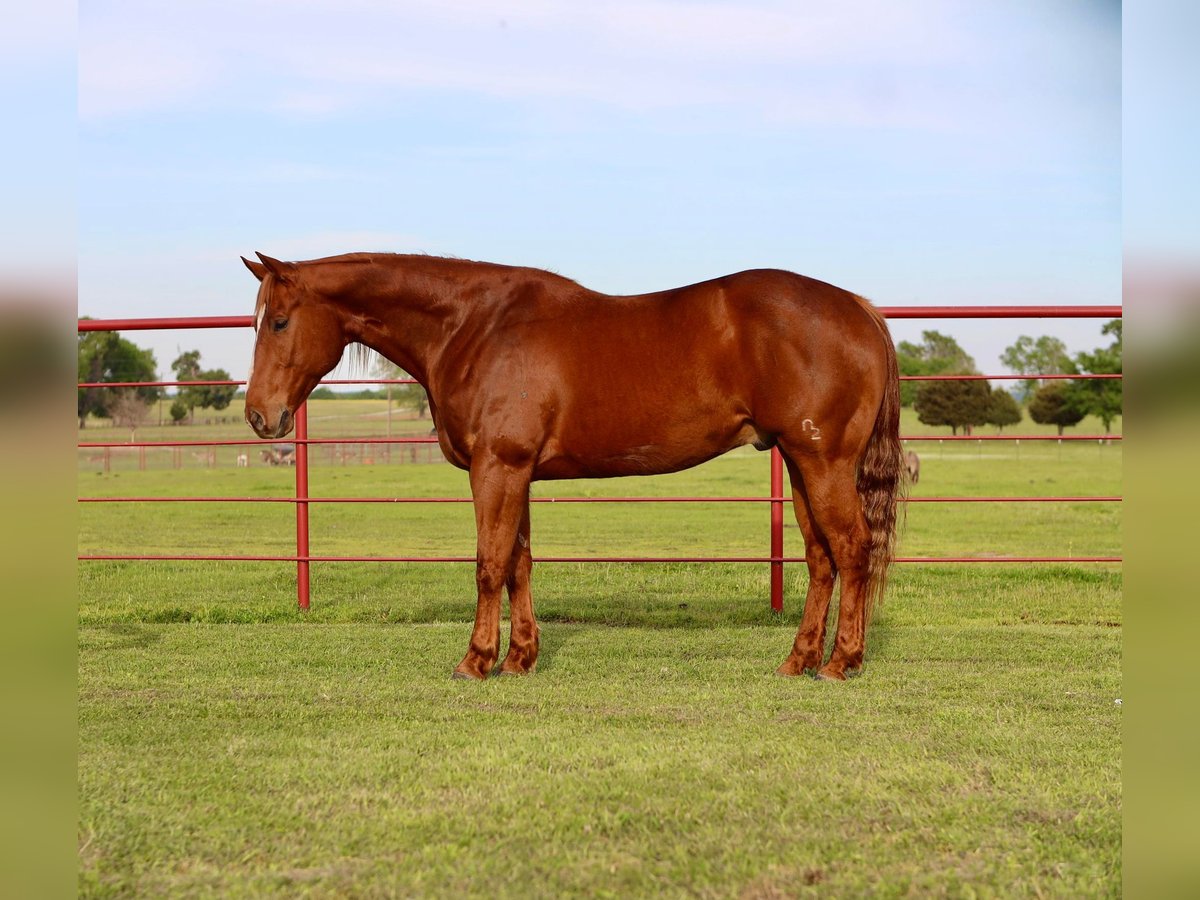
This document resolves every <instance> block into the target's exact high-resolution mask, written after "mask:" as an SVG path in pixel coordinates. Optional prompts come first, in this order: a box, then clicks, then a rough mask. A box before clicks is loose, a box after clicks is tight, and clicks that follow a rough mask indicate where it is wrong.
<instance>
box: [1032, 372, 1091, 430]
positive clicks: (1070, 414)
mask: <svg viewBox="0 0 1200 900" xmlns="http://www.w3.org/2000/svg"><path fill="white" fill-rule="evenodd" d="M1085 415H1087V410H1086V409H1084V408H1083V407H1082V406H1081V405H1080V404H1079V403H1078V402H1077V398H1076V396H1075V395H1074V392H1073V391H1072V389H1071V387H1070V385H1067V384H1064V383H1063V382H1061V381H1051V382H1049V383H1048V384H1044V385H1042V386H1041V387H1040V388H1038V389H1037V390H1036V391H1034V392H1033V397H1031V398H1030V400H1029V418H1031V419H1033V421H1035V422H1037V423H1038V424H1039V425H1056V426H1058V433H1059V434H1060V435H1061V434H1062V433H1063V429H1064V428H1069V427H1071V426H1073V425H1078V424H1079V422H1080V421H1081V420H1082V419H1083V417H1084V416H1085Z"/></svg>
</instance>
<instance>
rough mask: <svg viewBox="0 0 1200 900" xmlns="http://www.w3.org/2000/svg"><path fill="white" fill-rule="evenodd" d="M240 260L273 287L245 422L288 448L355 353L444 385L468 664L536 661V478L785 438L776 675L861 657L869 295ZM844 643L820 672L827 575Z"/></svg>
mask: <svg viewBox="0 0 1200 900" xmlns="http://www.w3.org/2000/svg"><path fill="white" fill-rule="evenodd" d="M258 257H259V260H260V262H251V261H250V260H245V259H243V262H245V263H246V266H247V267H248V268H249V269H250V271H251V272H253V273H254V275H255V277H257V278H258V279H259V281H260V282H261V284H260V286H259V290H258V299H257V304H256V308H255V312H254V322H255V344H254V359H253V365H252V369H251V373H250V376H249V383H248V385H247V388H246V420H247V421H248V422H249V423H250V426H251V427H252V428H253V429H254V431H255V432H256V433H257V434H258V435H259V437H262V438H265V439H269V440H278V439H279V438H281V437H283V436H284V435H286V434H288V433H289V432H290V431H291V430H292V427H293V425H294V423H295V411H296V408H297V407H298V406H299V405H300V404H301V403H303V402H304V400H305V398H306V397H308V395H309V393H310V392H311V391H312V390H313V388H315V387H316V386H317V384H318V382H319V381H320V379H321V378H322V377H323V376H324V375H325V374H326V373H328V372H329V371H331V370H332V369H333V368H334V367H335V366H336V365H337V364H338V362H339V361H340V359H341V357H342V352H343V350H344V349H345V348H346V347H347V346H348V345H350V344H358V345H362V346H361V347H359V348H358V349H359V350H362V349H363V348H364V347H365V348H370V349H372V350H375V351H377V352H378V353H380V354H382V355H383V356H385V357H386V358H387V359H389V360H391V361H392V362H394V363H395V364H396V365H398V366H400V368H402V369H403V370H404V371H405V372H408V373H410V374H411V375H412V376H413V378H415V379H416V380H417V381H418V382H419V383H420V384H421V386H422V387H423V388H425V390H426V392H427V393H428V396H429V410H430V413H431V415H432V417H433V420H434V424H435V427H436V428H437V436H438V443H439V445H440V446H441V449H442V452H443V453H444V454H445V456H446V458H447V459H448V460H449V461H450V462H451V463H453V464H454V465H456V466H458V467H460V468H462V469H465V470H467V471H468V472H469V473H470V482H471V492H472V495H473V498H474V504H475V525H476V532H477V538H478V553H477V561H476V575H475V580H476V587H477V594H478V597H477V606H476V612H475V627H474V630H473V631H472V634H471V642H470V646H469V648H468V650H467V653H466V656H464V657H463V660H462V662H460V663H459V664H458V666H457V667H456V668H455V669H454V675H455V676H456V677H459V678H477V679H479V678H486V677H487V676H488V675H489V674H490V673H491V672H492V669H493V667H494V666H495V664H496V662H497V660H498V659H499V655H500V612H501V594H502V591H503V590H504V589H505V588H506V587H507V590H508V596H509V602H510V607H511V618H512V629H511V635H510V640H509V647H508V653H507V655H506V656H505V658H504V660H503V662H502V663H501V665H500V672H501V674H521V673H526V672H529V671H531V670H532V669H533V667H534V663H535V662H536V661H537V655H538V626H537V622H536V620H535V618H534V614H533V598H532V595H531V594H530V576H531V571H532V557H531V550H530V544H529V487H530V483H531V482H532V481H538V480H544V479H557V478H607V477H611V476H617V475H650V474H655V473H661V472H674V471H678V470H680V469H686V468H688V467H690V466H695V465H697V464H699V463H702V462H704V461H706V460H709V459H712V458H713V457H715V456H718V455H720V454H722V453H725V452H726V451H728V450H732V449H733V448H735V447H740V446H743V445H745V444H753V445H754V446H755V447H756V448H758V449H759V450H766V449H769V448H770V447H773V446H778V447H779V449H780V451H781V452H782V455H783V458H784V461H785V463H786V465H787V468H788V473H789V475H790V477H791V483H792V498H793V501H794V502H793V506H794V508H795V512H796V519H797V521H798V522H799V525H800V529H801V531H802V532H803V534H804V542H805V558H806V560H807V563H808V570H809V575H810V579H809V587H808V595H807V598H806V600H805V606H804V613H803V616H802V619H801V622H800V628H799V630H798V631H797V633H796V639H795V642H794V644H793V646H792V651H791V653H790V654H789V655H788V657H787V659H786V660H784V662H783V664H782V665H781V666H780V667H779V669H778V672H779V673H780V674H782V675H799V674H801V673H803V672H805V671H806V670H818V671H817V675H818V676H819V677H822V678H826V679H836V680H841V679H844V678H845V677H846V675H847V673H848V672H852V671H854V670H856V669H859V668H861V666H862V662H863V653H864V650H865V645H866V627H867V623H868V621H869V620H870V614H871V608H872V606H873V605H874V604H875V603H876V602H877V601H878V600H879V599H880V598H881V596H882V593H883V587H884V581H885V579H886V575H887V570H888V566H889V564H890V563H891V559H892V547H893V543H894V539H895V528H896V503H897V494H898V492H899V491H900V489H901V484H900V476H901V473H902V472H903V467H904V463H903V459H902V452H903V451H902V448H901V445H900V437H899V423H900V394H899V378H898V373H897V368H896V355H895V350H894V348H893V346H892V341H891V337H890V336H889V334H888V329H887V325H886V324H885V322H884V320H883V318H882V317H881V316H880V315H879V313H878V312H877V311H876V310H875V308H874V307H872V306H871V304H870V303H868V302H867V301H866V300H864V299H863V298H861V297H859V296H857V295H855V294H851V293H849V292H847V291H844V290H842V289H840V288H836V287H834V286H832V285H829V284H826V283H824V282H821V281H816V280H814V279H811V278H805V277H803V276H800V275H796V274H793V273H791V272H784V271H779V270H774V269H758V270H752V271H747V272H740V273H738V274H735V275H727V276H725V277H722V278H716V279H714V280H712V281H706V282H702V283H700V284H694V285H691V286H688V287H681V288H676V289H674V290H667V291H661V292H658V293H653V294H640V295H636V296H619V297H614V296H606V295H604V294H598V293H596V292H594V291H590V290H588V289H587V288H584V287H581V286H580V285H579V284H577V283H576V282H574V281H571V280H569V279H567V278H564V277H562V276H559V275H555V274H552V273H550V272H545V271H541V270H538V269H527V268H516V267H510V266H501V265H494V264H491V263H479V262H468V261H465V260H458V259H442V258H439V257H430V256H402V255H393V254H371V253H351V254H346V255H344V256H334V257H329V258H326V259H318V260H311V261H307V262H280V261H279V260H276V259H272V258H270V257H268V256H263V255H262V254H259V255H258ZM839 574H840V575H841V580H842V588H841V603H840V611H839V614H838V623H837V636H836V640H835V642H834V648H833V651H832V653H831V654H830V658H829V660H828V661H827V662H826V663H825V664H824V665H823V666H822V665H821V662H822V659H823V656H824V645H825V628H826V619H827V616H828V610H829V604H830V599H831V597H832V593H833V587H834V581H835V579H836V578H837V576H838V575H839Z"/></svg>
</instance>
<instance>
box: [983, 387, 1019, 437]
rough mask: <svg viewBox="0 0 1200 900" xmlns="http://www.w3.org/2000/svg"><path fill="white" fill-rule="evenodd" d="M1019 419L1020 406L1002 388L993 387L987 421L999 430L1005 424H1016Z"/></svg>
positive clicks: (1002, 428)
mask: <svg viewBox="0 0 1200 900" xmlns="http://www.w3.org/2000/svg"><path fill="white" fill-rule="evenodd" d="M1020 421H1021V407H1020V406H1019V405H1018V404H1017V401H1016V399H1015V398H1014V397H1013V395H1012V394H1010V393H1009V392H1008V391H1006V390H1005V389H1004V388H995V389H994V390H993V391H992V396H991V400H990V402H989V403H988V413H987V422H988V424H989V425H995V426H996V427H997V428H999V429H1000V430H1001V431H1003V430H1004V426H1005V425H1016V424H1017V423H1019V422H1020Z"/></svg>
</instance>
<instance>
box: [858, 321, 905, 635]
mask: <svg viewBox="0 0 1200 900" xmlns="http://www.w3.org/2000/svg"><path fill="white" fill-rule="evenodd" d="M859 299H860V300H861V302H862V305H863V307H864V308H865V309H866V310H867V312H868V313H869V314H870V315H871V317H872V318H873V319H874V320H875V324H876V325H877V326H878V327H879V330H880V333H881V334H882V336H883V340H884V346H885V350H884V352H885V355H886V357H887V359H886V368H887V372H886V377H885V380H884V386H883V400H882V402H881V403H880V405H879V412H878V413H877V414H876V416H875V428H874V430H872V432H871V437H870V438H869V439H868V440H867V448H866V451H865V452H864V453H863V457H862V460H861V461H860V462H859V464H858V478H857V488H858V496H859V497H860V498H861V499H862V506H863V514H864V515H865V516H866V519H867V527H868V528H869V529H870V532H871V539H870V544H869V550H868V557H867V584H866V591H865V594H864V605H865V613H866V617H865V621H867V622H870V621H871V616H872V614H873V612H874V610H875V608H876V607H877V606H879V605H880V604H882V603H883V589H884V586H885V585H886V584H887V576H888V569H889V568H890V566H891V564H892V558H893V556H894V553H895V547H896V530H897V516H896V512H897V505H898V504H899V502H900V500H901V499H902V495H903V491H904V481H903V479H902V477H901V476H902V474H903V472H904V447H903V445H901V443H900V369H899V366H898V365H897V363H896V348H895V346H894V345H893V343H892V337H891V333H890V332H889V331H888V327H887V322H885V321H884V319H883V316H882V315H880V313H879V311H878V310H877V309H875V307H874V306H872V305H871V304H870V303H869V302H868V301H866V300H862V298H859Z"/></svg>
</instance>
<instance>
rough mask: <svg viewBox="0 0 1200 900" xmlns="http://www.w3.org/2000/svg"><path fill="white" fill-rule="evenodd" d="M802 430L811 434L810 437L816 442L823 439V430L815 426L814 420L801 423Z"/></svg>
mask: <svg viewBox="0 0 1200 900" xmlns="http://www.w3.org/2000/svg"><path fill="white" fill-rule="evenodd" d="M800 430H801V431H806V432H810V434H809V437H810V438H812V439H813V440H814V441H819V440H820V439H821V429H820V428H818V427H817V426H816V425H814V424H813V420H812V419H805V420H804V421H803V422H801V423H800Z"/></svg>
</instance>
